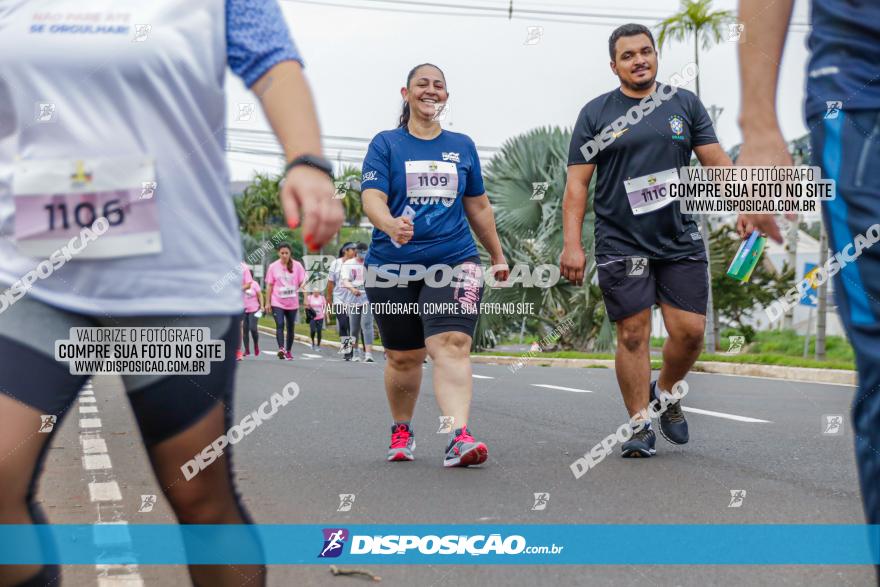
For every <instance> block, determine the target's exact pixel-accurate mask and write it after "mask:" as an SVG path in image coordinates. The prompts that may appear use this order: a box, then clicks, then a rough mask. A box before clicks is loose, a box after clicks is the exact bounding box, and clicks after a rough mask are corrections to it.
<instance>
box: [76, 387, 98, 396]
mask: <svg viewBox="0 0 880 587" xmlns="http://www.w3.org/2000/svg"><path fill="white" fill-rule="evenodd" d="M84 395H95V391H94V390H92V389H84V390H82V391H81V392H79V396H80V397H82V396H84Z"/></svg>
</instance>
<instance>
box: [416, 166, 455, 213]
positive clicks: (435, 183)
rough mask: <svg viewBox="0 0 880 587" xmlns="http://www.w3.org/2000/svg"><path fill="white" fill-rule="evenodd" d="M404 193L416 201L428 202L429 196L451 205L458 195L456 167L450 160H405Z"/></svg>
mask: <svg viewBox="0 0 880 587" xmlns="http://www.w3.org/2000/svg"><path fill="white" fill-rule="evenodd" d="M406 195H407V197H408V198H410V201H411V202H414V201H415V200H416V199H417V198H418V202H417V203H425V204H426V203H430V200H429V199H430V198H433V199H434V201H435V202H436V201H438V199H439V201H440V202H442V203H443V205H444V206H447V207H449V206H451V205H452V203H453V202H454V201H455V198H456V197H458V169H457V168H456V167H455V163H452V162H450V161H407V162H406Z"/></svg>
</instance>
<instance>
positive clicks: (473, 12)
mask: <svg viewBox="0 0 880 587" xmlns="http://www.w3.org/2000/svg"><path fill="white" fill-rule="evenodd" d="M285 1H286V2H296V3H299V4H313V5H317V6H329V7H335V8H353V9H356V10H373V11H383V12H397V13H405V14H434V15H440V16H472V17H478V18H479V17H482V18H485V17H489V18H493V17H494V18H499V17H501V18H505V17H506V18H507V19H508V20H509V19H511V18H515V19H519V20H530V21H533V22H534V21H543V22H559V23H565V24H587V25H603V26H605V25H607V24H608V23H605V22H589V21H585V20H571V19H572V18H579V19H612V20H617V21H620V20H625V21H630V22H631V21H647V22H653V23H657V22H659V21H660V20H662V19H663V18H665V17H666V14H665V13H664V14H663V15H660V14H657V15H645V14H644V13H641V14H621V13H602V12H582V11H581V12H577V11H568V10H547V9H534V8H514V10H513V13H512V14H510V12H509V10H508V8H506V7H501V6H485V5H483V6H480V5H475V4H445V5H444V8H451V9H456V10H455V11H436V10H429V9H430V8H432V7H433V6H434V5H431V4H426V3H424V2H416V1H415V0H362V2H369V3H370V4H373V6H367V5H363V4H352V3H351V2H352V0H348V2H346V1H345V0H340V1H339V2H328V1H326V0H285ZM377 3H381V4H391V5H397V6H409V7H410V8H394V7H393V6H381V5H377ZM414 8H416V9H414ZM552 16H559V17H566V18H564V19H559V18H549V17H552ZM789 26H790V27H807V28H809V26H810V25H809V23H802V22H792V23H790V24H789Z"/></svg>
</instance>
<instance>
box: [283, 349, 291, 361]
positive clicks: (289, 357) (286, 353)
mask: <svg viewBox="0 0 880 587" xmlns="http://www.w3.org/2000/svg"><path fill="white" fill-rule="evenodd" d="M284 358H285V359H287V360H288V361H292V360H293V355H291V354H290V351H285V353H284Z"/></svg>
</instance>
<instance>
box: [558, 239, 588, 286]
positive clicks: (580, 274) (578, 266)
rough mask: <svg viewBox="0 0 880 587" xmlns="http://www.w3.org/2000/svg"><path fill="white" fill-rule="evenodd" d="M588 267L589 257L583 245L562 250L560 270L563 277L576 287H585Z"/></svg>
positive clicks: (568, 246) (569, 246)
mask: <svg viewBox="0 0 880 587" xmlns="http://www.w3.org/2000/svg"><path fill="white" fill-rule="evenodd" d="M586 266H587V255H586V254H585V253H584V248H583V247H582V246H581V245H579V244H578V245H566V246H564V247H563V248H562V255H560V257H559V269H560V271H561V272H562V276H563V277H565V278H566V279H567V280H569V281H570V282H572V283H573V284H575V285H583V283H584V270H585V268H586Z"/></svg>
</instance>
